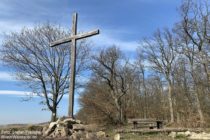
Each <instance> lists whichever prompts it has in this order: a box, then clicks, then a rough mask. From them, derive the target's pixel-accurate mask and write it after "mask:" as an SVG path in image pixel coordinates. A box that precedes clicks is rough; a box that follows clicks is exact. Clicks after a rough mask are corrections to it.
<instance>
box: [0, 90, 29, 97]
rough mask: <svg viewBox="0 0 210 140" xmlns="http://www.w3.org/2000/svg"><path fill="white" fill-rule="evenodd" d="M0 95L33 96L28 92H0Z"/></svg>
mask: <svg viewBox="0 0 210 140" xmlns="http://www.w3.org/2000/svg"><path fill="white" fill-rule="evenodd" d="M0 95H19V96H24V95H32V93H31V92H27V91H16V90H0Z"/></svg>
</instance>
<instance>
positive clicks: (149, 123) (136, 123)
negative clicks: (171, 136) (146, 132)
mask: <svg viewBox="0 0 210 140" xmlns="http://www.w3.org/2000/svg"><path fill="white" fill-rule="evenodd" d="M128 124H133V129H137V128H149V129H154V128H157V129H161V128H163V121H161V120H156V119H139V118H134V119H128Z"/></svg>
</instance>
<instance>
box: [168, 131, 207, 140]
mask: <svg viewBox="0 0 210 140" xmlns="http://www.w3.org/2000/svg"><path fill="white" fill-rule="evenodd" d="M169 136H170V137H172V138H176V137H180V136H183V137H187V138H188V139H194V140H198V139H199V140H210V133H206V132H200V133H195V132H190V131H186V132H171V133H170V134H169Z"/></svg>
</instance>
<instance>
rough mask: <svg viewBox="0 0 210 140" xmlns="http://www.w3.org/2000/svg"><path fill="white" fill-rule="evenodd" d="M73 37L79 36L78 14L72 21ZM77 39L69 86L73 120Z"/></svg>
mask: <svg viewBox="0 0 210 140" xmlns="http://www.w3.org/2000/svg"><path fill="white" fill-rule="evenodd" d="M71 32H72V33H71V36H75V35H76V34H77V13H74V14H73V19H72V31H71ZM76 46H77V42H76V38H73V39H72V46H71V60H70V61H71V73H70V76H71V77H70V85H69V110H68V116H69V117H71V118H73V117H74V105H73V104H72V103H74V90H75V71H76Z"/></svg>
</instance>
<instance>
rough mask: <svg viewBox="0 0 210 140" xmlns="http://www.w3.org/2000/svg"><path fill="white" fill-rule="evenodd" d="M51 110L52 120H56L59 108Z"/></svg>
mask: <svg viewBox="0 0 210 140" xmlns="http://www.w3.org/2000/svg"><path fill="white" fill-rule="evenodd" d="M51 112H52V114H51V122H55V121H56V120H57V109H56V108H54V109H53V110H52V111H51Z"/></svg>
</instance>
